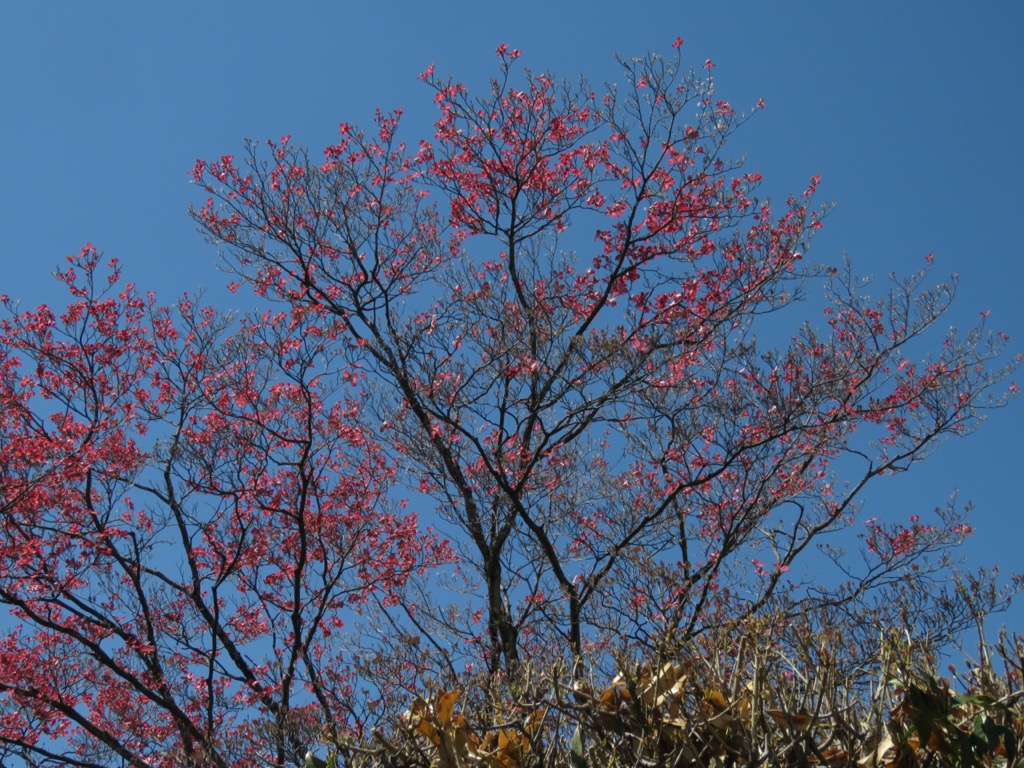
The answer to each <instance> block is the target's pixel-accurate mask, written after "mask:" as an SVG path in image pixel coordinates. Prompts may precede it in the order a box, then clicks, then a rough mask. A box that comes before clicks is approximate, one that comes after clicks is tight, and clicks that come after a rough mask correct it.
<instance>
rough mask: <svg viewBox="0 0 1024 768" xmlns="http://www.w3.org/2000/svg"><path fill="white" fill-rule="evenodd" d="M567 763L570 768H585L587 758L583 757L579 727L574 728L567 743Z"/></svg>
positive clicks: (581, 735) (581, 736)
mask: <svg viewBox="0 0 1024 768" xmlns="http://www.w3.org/2000/svg"><path fill="white" fill-rule="evenodd" d="M569 762H571V763H572V768H587V758H586V757H584V756H583V732H582V731H581V730H580V727H579V726H576V730H575V731H574V732H573V734H572V741H570V742H569Z"/></svg>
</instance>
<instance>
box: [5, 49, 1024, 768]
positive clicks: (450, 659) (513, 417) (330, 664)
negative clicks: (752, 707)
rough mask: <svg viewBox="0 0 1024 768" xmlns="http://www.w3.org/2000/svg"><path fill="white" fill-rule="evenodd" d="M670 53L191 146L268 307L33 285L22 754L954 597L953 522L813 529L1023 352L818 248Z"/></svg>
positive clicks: (851, 507) (179, 735) (727, 109)
mask: <svg viewBox="0 0 1024 768" xmlns="http://www.w3.org/2000/svg"><path fill="white" fill-rule="evenodd" d="M680 42H681V41H680ZM676 49H677V50H676V51H675V53H674V54H673V55H671V56H669V57H661V56H657V55H648V56H646V57H643V58H639V59H631V60H622V61H621V62H620V63H621V65H622V68H623V76H622V80H621V82H620V85H618V86H606V87H604V88H601V89H596V88H593V87H592V86H591V85H590V84H588V83H587V82H586V81H579V82H575V83H573V82H569V81H563V80H560V79H558V78H556V77H555V76H553V75H550V74H548V73H535V72H531V71H529V70H525V69H520V68H519V64H518V62H517V59H518V58H519V52H518V51H515V50H511V49H509V48H507V47H506V46H501V47H500V48H499V49H498V58H499V68H498V74H497V76H496V77H495V79H493V80H492V82H491V85H490V90H489V91H488V92H486V93H485V94H483V95H474V94H472V93H471V92H470V91H469V89H468V88H466V87H465V86H463V85H461V84H459V83H457V82H455V81H452V80H449V79H445V78H442V77H439V76H438V75H436V74H435V73H434V71H433V68H430V69H428V70H427V71H426V72H425V73H423V75H422V79H423V80H424V82H425V83H426V85H427V86H428V87H429V88H431V89H432V90H433V92H434V99H435V102H436V105H437V107H438V110H439V117H438V119H437V122H436V126H435V133H434V135H433V137H432V138H431V139H430V140H426V139H424V140H421V141H419V142H418V143H417V144H415V145H413V146H411V147H410V146H407V145H406V144H405V143H402V142H401V141H400V140H399V136H398V128H399V120H400V117H401V113H400V112H393V113H383V112H380V113H378V114H377V116H376V120H375V128H374V130H373V131H370V132H362V131H360V130H358V129H357V128H355V127H353V126H352V125H350V124H347V123H343V124H342V125H341V127H340V137H339V141H338V143H337V144H335V145H333V146H330V147H328V148H327V149H326V150H325V151H324V152H323V154H322V156H317V155H312V154H310V153H309V152H308V151H307V150H305V149H303V148H301V147H299V146H296V145H295V144H293V143H292V142H291V140H290V138H289V137H284V138H282V139H281V140H280V141H271V142H267V143H266V145H260V144H257V143H249V144H248V145H247V146H246V150H245V155H244V158H243V159H236V158H235V157H233V156H227V155H226V156H224V157H221V158H220V159H219V160H217V161H213V162H205V161H199V162H197V163H196V166H195V168H194V180H195V182H196V183H197V184H198V185H199V186H200V187H201V188H202V189H203V190H204V192H205V196H206V197H208V200H207V202H206V203H205V204H204V205H203V206H202V207H201V208H199V209H198V210H196V211H195V212H194V216H195V219H196V220H197V221H198V222H199V224H200V226H201V228H202V229H203V230H204V231H205V232H206V233H207V234H208V235H209V237H210V238H211V239H212V240H213V241H215V242H216V243H217V244H218V246H219V247H220V249H221V250H222V254H223V257H224V259H225V263H226V264H227V266H228V267H229V268H230V269H231V270H232V271H233V272H234V273H235V275H236V282H235V283H233V284H232V288H233V289H239V288H241V287H242V286H244V285H248V286H250V287H251V288H252V289H253V290H254V291H255V294H256V296H255V301H256V302H257V303H258V304H259V305H260V306H263V307H270V309H269V310H267V311H265V312H264V313H263V314H259V315H253V316H251V317H249V316H247V317H245V318H242V319H240V320H234V321H233V320H230V319H227V318H224V317H221V316H220V315H218V314H217V313H216V312H214V311H213V310H211V309H208V308H203V307H202V306H201V305H200V304H198V303H197V302H193V301H189V300H184V301H182V302H181V303H179V304H178V305H177V306H175V307H172V308H169V309H164V308H160V307H158V306H157V305H156V303H155V301H154V300H153V299H152V298H150V297H147V296H140V295H139V294H137V293H136V292H135V291H134V289H133V288H132V287H131V286H126V285H124V284H122V283H120V282H119V276H118V274H117V270H116V267H112V269H113V272H111V273H109V276H104V275H103V274H102V270H101V269H100V267H99V262H98V256H97V255H96V253H95V252H94V251H92V250H91V249H87V250H86V251H84V252H83V254H82V255H81V256H80V257H78V258H77V259H76V260H75V262H74V266H73V267H72V269H71V270H70V271H68V272H65V273H63V274H62V275H61V279H62V280H64V281H65V282H66V283H67V284H68V287H69V288H70V290H71V291H72V293H73V298H74V301H73V303H72V304H71V306H70V308H69V309H68V310H67V311H66V312H65V314H63V315H62V316H60V317H57V316H55V315H54V314H53V313H51V312H50V311H49V310H47V309H45V308H41V309H39V310H36V311H33V312H21V311H20V310H18V309H17V308H15V307H14V306H13V305H11V316H10V318H9V319H8V320H7V321H5V324H4V326H3V340H2V341H3V344H2V347H0V349H2V357H0V364H2V365H3V368H4V380H3V381H4V383H3V387H4V388H3V392H2V397H3V399H4V403H3V405H4V407H3V416H2V418H3V420H4V423H3V433H2V435H0V440H2V441H3V442H2V444H0V471H2V472H3V488H4V491H3V494H4V495H3V504H4V519H3V535H4V537H5V539H4V548H3V552H4V556H3V566H2V568H3V570H2V572H0V601H2V602H4V603H5V604H6V605H8V606H10V607H11V609H12V615H13V620H14V621H15V622H16V626H14V627H13V628H11V629H9V630H8V631H7V633H6V634H5V636H4V640H3V649H2V657H0V691H2V692H3V694H4V696H5V698H4V700H3V701H4V709H3V716H2V717H3V719H2V720H0V742H3V743H6V744H8V745H11V746H10V749H11V750H12V754H14V753H17V754H20V755H22V756H23V757H24V758H25V760H26V761H28V762H30V764H31V761H33V760H34V761H36V764H42V763H45V762H46V761H47V760H50V761H51V762H53V761H58V760H66V761H67V764H77V765H109V764H120V763H124V764H133V765H148V764H164V765H182V764H187V765H207V764H209V765H227V764H229V763H231V762H232V761H233V760H238V759H244V758H245V756H249V758H250V759H251V758H252V756H253V755H259V756H260V758H261V759H264V760H267V761H269V762H270V763H272V764H275V765H280V764H288V763H290V762H294V761H296V760H299V759H301V755H302V754H303V753H304V750H305V749H306V747H307V746H308V745H309V744H312V743H315V742H316V741H317V740H318V739H327V740H329V741H334V742H335V743H337V741H338V739H340V738H343V736H344V735H345V734H351V733H356V734H358V733H359V729H360V728H361V727H362V726H363V725H365V724H366V722H367V721H368V720H370V719H372V717H373V716H374V713H375V712H376V711H378V710H379V708H380V707H381V706H383V705H384V704H386V705H388V706H390V705H393V704H396V703H398V702H400V701H401V700H402V697H403V696H407V695H408V694H409V693H411V692H412V691H414V690H416V689H417V686H420V687H422V686H426V685H429V684H431V682H433V683H434V684H439V683H440V681H444V682H445V683H448V682H454V681H457V680H458V679H459V678H460V675H465V674H467V672H466V670H474V669H475V670H478V671H482V674H483V676H484V678H485V679H488V680H492V681H493V680H497V679H502V680H504V681H506V682H507V681H510V680H514V678H515V676H516V675H517V674H522V673H523V670H524V669H525V666H526V665H527V663H528V662H530V663H533V662H534V661H535V660H537V659H544V660H545V662H546V663H549V664H556V663H558V662H564V663H565V664H566V665H568V667H569V668H572V669H575V670H578V669H579V668H580V666H581V665H582V664H584V663H585V664H589V665H593V666H595V667H605V668H610V667H611V666H614V662H615V659H617V658H621V657H622V654H626V655H630V654H631V655H633V656H637V655H644V654H652V653H661V652H664V649H665V648H666V647H667V646H666V643H670V642H677V641H679V640H680V639H681V638H691V637H694V636H697V635H699V634H700V633H702V632H705V631H707V630H709V629H710V628H715V627H721V626H723V625H725V624H727V623H728V622H740V621H743V620H744V619H746V618H750V617H756V616H763V615H768V614H771V615H773V616H776V617H787V616H788V617H796V616H799V617H801V620H802V621H810V620H811V619H809V618H808V617H811V616H815V615H829V616H833V617H838V616H847V617H849V616H854V615H856V616H858V617H860V618H863V617H864V614H863V611H864V609H865V607H866V606H868V605H869V602H868V601H869V600H870V599H872V596H873V598H875V599H877V598H878V596H879V595H887V594H888V595H890V596H891V595H892V594H894V592H893V591H894V590H895V591H896V592H898V591H899V590H900V589H906V588H907V585H913V588H914V589H915V590H918V593H919V594H925V595H928V596H931V597H932V598H938V597H942V593H941V588H940V587H938V586H937V585H936V583H935V582H932V581H930V579H932V577H933V575H934V574H935V573H936V571H935V570H933V569H936V568H938V569H941V568H943V567H944V566H945V563H944V561H943V560H942V553H943V552H944V551H945V550H946V549H947V548H949V547H951V546H953V545H955V544H956V543H957V542H958V541H959V540H960V539H962V537H963V536H964V535H966V534H967V533H968V532H969V528H968V526H967V523H966V522H965V521H964V519H963V516H962V510H960V509H958V508H957V507H956V506H954V505H949V506H946V507H941V508H940V510H939V512H938V513H937V514H936V516H935V517H934V518H933V519H927V518H925V517H914V518H912V519H909V520H907V519H904V520H898V519H893V518H892V517H891V516H889V515H886V514H873V515H869V517H871V518H872V519H871V520H870V521H869V523H868V525H867V526H866V527H865V534H864V536H863V538H862V543H863V550H864V551H863V558H862V559H859V560H858V559H857V558H854V559H853V560H851V559H850V558H848V557H846V556H844V555H843V554H842V553H840V552H839V550H838V549H830V548H828V547H824V548H819V546H818V545H819V544H822V545H827V544H828V543H829V542H830V541H832V540H833V539H834V538H835V535H836V534H838V533H839V532H841V531H842V530H843V529H847V528H849V527H850V526H851V525H853V524H854V522H855V519H856V517H857V514H858V512H859V505H860V501H861V498H862V496H863V493H864V489H865V488H866V487H867V486H868V484H869V483H870V482H871V481H873V480H874V479H875V478H878V477H880V476H883V475H887V474H892V473H896V472H902V471H905V470H907V469H909V468H911V467H912V466H913V465H914V464H915V463H916V462H918V461H920V460H921V459H923V458H925V457H926V456H927V455H928V454H929V453H930V452H931V451H932V450H933V449H934V448H935V447H936V446H937V445H938V444H939V443H941V442H942V440H943V439H945V438H947V437H949V436H956V435H960V434H964V433H965V432H967V431H969V430H971V429H973V428H974V426H976V425H977V423H978V422H979V420H980V419H981V418H982V416H983V412H984V410H985V409H987V408H989V407H992V406H995V405H998V404H999V403H1000V402H1001V399H1000V398H1001V394H1000V392H998V391H995V390H994V388H995V387H996V386H997V385H999V383H1000V382H1002V381H1004V380H1005V378H1006V376H1007V373H1008V371H1009V370H1010V369H1011V368H1012V366H1013V364H1014V361H1012V360H1009V361H1007V360H1005V354H1004V348H1005V342H1006V340H1005V338H1004V337H1002V336H1000V335H999V334H992V333H989V332H988V331H986V329H985V327H984V323H982V324H980V325H978V326H977V327H975V328H973V329H972V330H970V331H968V332H966V333H964V334H962V335H958V334H957V333H956V332H955V331H950V332H949V334H948V335H946V336H945V337H944V338H943V337H942V335H941V334H938V335H937V331H936V328H935V325H936V321H937V320H938V319H939V318H940V317H942V316H943V314H944V313H945V312H946V310H947V308H948V307H949V305H950V302H951V301H952V299H953V295H954V292H955V282H945V283H938V284H936V285H929V283H928V273H929V269H928V267H929V265H930V259H929V260H928V262H927V263H926V264H924V265H923V268H922V269H921V270H920V271H918V272H915V273H913V274H911V275H910V276H909V277H893V278H892V279H891V280H890V281H889V282H888V284H886V285H877V284H871V283H868V282H865V281H861V280H859V279H857V278H855V277H854V276H853V274H852V273H851V272H850V270H849V269H848V268H847V267H846V266H843V267H841V268H840V267H832V268H829V267H824V266H820V265H816V264H814V263H812V262H811V261H810V260H809V259H808V258H807V257H806V255H805V254H806V253H807V250H808V248H809V246H810V240H811V238H812V236H813V234H814V233H815V231H816V230H817V229H818V228H819V227H820V226H821V218H822V210H820V209H816V208H815V207H813V204H812V197H813V194H814V192H815V189H816V187H817V185H818V183H819V180H818V179H817V178H816V177H815V178H814V179H812V180H811V181H810V183H809V185H808V187H807V189H806V190H805V191H804V192H803V193H801V194H800V195H798V196H794V197H792V198H791V199H788V200H786V201H785V203H783V204H781V205H774V206H773V205H772V204H771V203H770V202H769V201H767V200H764V199H759V198H758V197H757V196H756V191H757V188H758V186H759V184H760V182H761V177H760V176H759V175H758V174H757V173H754V172H751V171H748V170H745V169H744V168H743V167H742V166H741V165H740V164H739V163H737V162H732V161H730V160H729V159H728V158H727V156H726V154H725V150H726V144H727V140H728V139H729V138H730V137H731V136H732V134H733V133H734V132H735V131H736V130H737V128H738V127H739V126H740V125H741V124H742V123H743V122H744V121H745V119H746V117H745V116H744V115H742V114H739V113H737V112H736V111H735V110H734V109H733V107H732V106H730V105H729V104H728V103H727V102H725V101H723V100H720V99H719V98H718V97H717V96H716V94H715V91H714V84H713V80H712V79H711V77H710V69H711V68H712V67H713V64H712V63H711V62H708V63H707V64H706V65H705V70H704V71H689V70H685V69H684V68H682V67H681V64H680V61H681V60H680V55H679V45H678V43H677V45H676ZM755 109H756V107H755ZM105 281H109V285H107V284H105ZM804 297H808V298H813V301H808V302H807V303H806V304H800V303H799V300H800V299H801V298H804ZM9 304H10V303H9ZM808 308H813V312H814V314H815V315H816V316H817V317H815V318H812V319H811V320H809V321H807V322H805V323H803V324H795V325H792V326H789V325H787V324H788V323H790V322H791V318H792V317H793V316H794V313H795V311H797V310H801V309H805V310H806V312H810V311H812V310H811V309H808ZM806 312H805V314H806ZM819 313H821V314H819ZM787 327H792V330H791V331H788V332H787V331H780V330H779V329H780V328H787ZM762 328H763V329H764V330H765V331H767V333H768V338H769V339H772V340H774V341H775V343H774V344H766V343H765V342H764V341H762V340H761V339H759V338H758V337H757V336H756V335H755V334H756V332H758V330H759V329H762ZM780 342H781V343H780ZM402 498H407V499H408V500H409V508H408V509H405V508H403V506H402V505H403V504H404V502H402V501H401V499H402ZM428 523H429V525H428ZM431 525H433V526H434V527H436V528H437V529H438V530H439V531H441V533H440V534H435V533H434V531H433V530H432V529H431V528H430V526H431ZM441 536H443V537H445V538H441ZM812 552H825V554H826V555H827V556H829V557H830V558H833V559H834V560H835V561H836V563H837V564H838V566H839V567H838V568H837V569H835V570H834V572H835V573H836V574H837V576H836V579H835V583H832V584H825V583H821V582H820V581H815V582H813V583H811V582H808V581H806V580H805V579H804V577H803V576H802V575H801V572H800V564H801V562H803V561H804V559H806V558H807V557H808V555H810V553H812ZM929 556H938V560H931V561H929V560H928V559H927V558H928V557H929ZM858 564H859V566H858ZM858 567H859V568H860V570H857V568H858ZM901 584H902V587H901ZM943 599H945V598H943ZM897 603H898V601H890V603H889V604H891V605H896V604H897ZM934 603H935V605H940V604H941V605H946V606H947V607H948V606H950V605H952V603H951V602H949V601H948V600H947V601H945V602H943V600H938V599H936V600H935V601H934ZM899 604H900V605H904V606H905V605H906V603H905V602H904V603H899ZM875 605H876V607H877V603H876V604H875ZM936 610H939V609H938V608H936ZM950 610H951V611H952V610H953V609H950ZM858 611H860V612H861V613H858ZM940 613H941V611H940ZM954 613H955V611H954ZM883 614H884V611H883V612H882V613H879V614H878V616H879V617H881V616H882V615H883ZM943 615H946V614H943ZM949 615H953V614H952V613H950V614H949ZM858 620H859V619H858ZM939 625H940V626H941V622H939ZM382 703H383V704H382ZM393 714H394V713H393ZM325 734H326V735H325ZM118 761H120V762H118Z"/></svg>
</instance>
